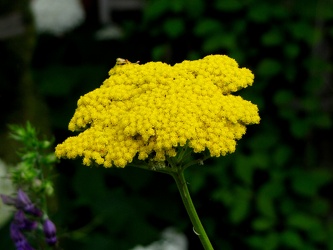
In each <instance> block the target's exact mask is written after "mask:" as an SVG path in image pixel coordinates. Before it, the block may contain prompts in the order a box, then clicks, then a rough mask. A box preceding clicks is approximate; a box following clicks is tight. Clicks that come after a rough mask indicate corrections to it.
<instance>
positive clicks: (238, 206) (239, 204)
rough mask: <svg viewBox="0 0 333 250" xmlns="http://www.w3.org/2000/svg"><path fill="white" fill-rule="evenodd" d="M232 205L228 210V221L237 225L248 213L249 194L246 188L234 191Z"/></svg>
mask: <svg viewBox="0 0 333 250" xmlns="http://www.w3.org/2000/svg"><path fill="white" fill-rule="evenodd" d="M234 196H235V198H234V200H233V204H232V206H231V209H230V220H231V221H232V223H239V222H241V221H242V220H244V219H245V217H246V215H247V214H248V212H249V206H250V198H251V192H250V190H248V189H247V188H241V187H238V188H236V189H235V193H234Z"/></svg>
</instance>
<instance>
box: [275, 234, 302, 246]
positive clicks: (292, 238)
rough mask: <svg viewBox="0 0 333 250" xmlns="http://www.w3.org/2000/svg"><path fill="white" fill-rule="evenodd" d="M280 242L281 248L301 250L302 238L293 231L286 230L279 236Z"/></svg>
mask: <svg viewBox="0 0 333 250" xmlns="http://www.w3.org/2000/svg"><path fill="white" fill-rule="evenodd" d="M280 241H281V243H282V245H283V246H286V247H290V248H292V249H303V248H302V247H303V240H302V237H301V236H300V235H299V234H298V233H297V232H296V231H293V230H286V231H284V232H282V233H281V234H280Z"/></svg>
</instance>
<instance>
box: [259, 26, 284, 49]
mask: <svg viewBox="0 0 333 250" xmlns="http://www.w3.org/2000/svg"><path fill="white" fill-rule="evenodd" d="M261 41H262V44H263V45H264V46H275V45H279V44H280V43H282V42H283V34H281V31H280V30H278V29H271V30H269V31H268V32H266V33H265V34H264V35H263V36H262V37H261Z"/></svg>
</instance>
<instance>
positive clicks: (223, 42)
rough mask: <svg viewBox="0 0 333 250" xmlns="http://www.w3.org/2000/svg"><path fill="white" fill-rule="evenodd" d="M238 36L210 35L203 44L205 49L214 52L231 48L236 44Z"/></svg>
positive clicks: (207, 51)
mask: <svg viewBox="0 0 333 250" xmlns="http://www.w3.org/2000/svg"><path fill="white" fill-rule="evenodd" d="M236 43H237V42H236V37H235V36H234V35H232V34H231V33H230V34H217V35H214V36H211V37H208V38H207V39H206V40H205V41H204V44H203V48H202V49H203V51H204V52H206V53H212V52H215V51H217V50H220V49H230V48H233V47H235V46H236Z"/></svg>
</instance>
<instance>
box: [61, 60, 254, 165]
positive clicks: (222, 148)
mask: <svg viewBox="0 0 333 250" xmlns="http://www.w3.org/2000/svg"><path fill="white" fill-rule="evenodd" d="M109 75H110V77H109V78H108V79H107V80H105V81H104V83H103V84H102V85H101V86H100V87H99V88H97V89H95V90H93V91H92V92H90V93H88V94H86V95H84V96H82V97H81V98H80V99H79V100H78V103H77V104H78V107H77V109H76V111H75V114H74V116H73V118H72V119H71V121H70V123H69V129H70V130H71V131H81V133H79V134H78V135H77V136H73V137H69V138H67V139H66V140H65V141H64V142H63V143H61V144H59V145H58V146H57V147H56V155H57V156H58V157H59V158H60V157H64V158H76V157H82V158H83V163H84V164H85V165H90V164H91V163H92V162H96V163H97V164H99V165H104V167H111V166H117V167H125V166H126V165H127V164H128V163H130V162H132V160H133V159H134V158H135V157H137V158H138V159H139V160H145V159H147V158H149V159H151V160H153V161H157V162H158V161H165V159H166V157H174V156H175V155H176V154H177V148H179V147H182V146H184V145H185V144H187V145H188V147H190V148H192V149H193V152H195V153H199V152H203V151H205V150H206V149H208V150H209V153H210V156H215V157H218V156H221V155H225V154H227V153H232V152H234V151H235V147H236V140H238V139H240V138H241V137H242V136H243V135H244V134H245V131H246V125H248V124H257V123H259V121H260V117H259V114H258V108H257V106H256V105H254V104H252V103H251V102H250V101H246V100H243V99H242V98H241V97H239V96H234V95H231V93H232V92H235V91H237V90H239V89H241V88H245V87H247V86H249V85H252V83H253V79H254V76H253V74H252V73H251V71H250V70H248V69H246V68H239V67H238V64H237V62H236V61H235V60H234V59H232V58H229V57H228V56H225V55H210V56H206V57H205V58H203V59H200V60H195V61H184V62H182V63H178V64H175V65H174V66H170V65H168V64H165V63H161V62H149V63H146V64H143V65H140V64H137V63H130V62H128V61H127V60H126V61H125V63H124V64H122V65H116V66H115V67H113V68H112V69H111V70H110V72H109Z"/></svg>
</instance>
